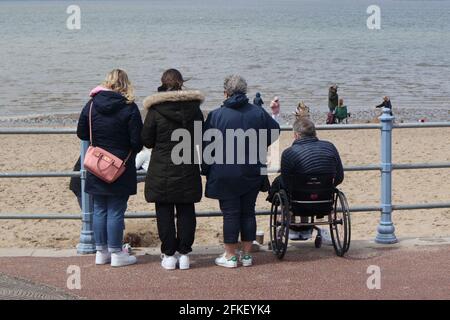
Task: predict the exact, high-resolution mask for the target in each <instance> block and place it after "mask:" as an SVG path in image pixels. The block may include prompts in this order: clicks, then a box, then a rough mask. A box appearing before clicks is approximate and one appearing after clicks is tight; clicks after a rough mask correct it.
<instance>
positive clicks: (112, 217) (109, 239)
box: [93, 195, 129, 252]
mask: <svg viewBox="0 0 450 320" xmlns="http://www.w3.org/2000/svg"><path fill="white" fill-rule="evenodd" d="M128 198H129V196H97V195H95V196H94V221H93V222H94V223H93V224H94V238H95V246H96V249H97V250H106V249H108V250H109V252H119V251H122V244H123V230H124V229H125V211H126V210H127V203H128Z"/></svg>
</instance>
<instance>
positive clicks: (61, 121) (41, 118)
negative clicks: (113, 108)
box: [0, 108, 450, 128]
mask: <svg viewBox="0 0 450 320" xmlns="http://www.w3.org/2000/svg"><path fill="white" fill-rule="evenodd" d="M266 110H267V108H266ZM393 110H394V116H395V120H396V121H397V122H418V121H420V120H423V121H425V122H441V121H450V110H448V109H445V108H422V109H417V108H394V109H393ZM210 111H211V110H204V111H203V113H204V115H205V116H206V115H207V114H208V112H210ZM267 111H268V110H267ZM349 113H350V114H351V116H350V117H349V118H348V123H353V124H362V123H373V122H377V118H378V117H379V116H380V114H381V109H375V108H372V109H368V110H356V111H352V110H351V109H349ZM142 115H143V116H144V112H142ZM326 117H327V113H326V112H323V111H317V110H312V111H311V119H312V120H313V121H314V122H315V123H316V124H325V120H326ZM78 118H79V114H78V113H56V114H40V115H39V114H36V115H28V116H26V115H21V116H3V117H0V128H1V127H8V128H11V127H76V125H77V122H78ZM281 118H282V123H281V124H292V123H293V121H294V118H295V117H294V115H293V112H282V113H281Z"/></svg>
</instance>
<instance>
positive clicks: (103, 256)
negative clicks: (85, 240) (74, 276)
mask: <svg viewBox="0 0 450 320" xmlns="http://www.w3.org/2000/svg"><path fill="white" fill-rule="evenodd" d="M110 262H111V253H109V252H108V250H104V251H97V253H96V254H95V264H98V265H102V264H107V263H110Z"/></svg>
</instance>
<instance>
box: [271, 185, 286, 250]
mask: <svg viewBox="0 0 450 320" xmlns="http://www.w3.org/2000/svg"><path fill="white" fill-rule="evenodd" d="M288 203H289V200H288V197H287V195H286V192H285V191H284V190H281V191H280V192H277V193H276V194H275V195H274V196H273V199H272V207H271V209H270V243H271V245H272V251H273V253H274V254H275V255H276V256H277V257H278V259H283V257H284V255H285V254H286V250H287V245H288V241H289V223H290V214H289V208H288Z"/></svg>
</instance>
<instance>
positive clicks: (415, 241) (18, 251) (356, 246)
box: [0, 237, 450, 258]
mask: <svg viewBox="0 0 450 320" xmlns="http://www.w3.org/2000/svg"><path fill="white" fill-rule="evenodd" d="M289 244H290V245H289V250H296V249H302V248H304V247H310V246H314V245H313V243H312V241H311V240H309V241H290V242H289ZM442 245H450V237H429V238H403V239H399V242H398V243H395V244H390V245H388V244H378V243H375V241H373V240H354V241H352V242H351V247H350V251H349V252H351V251H353V250H355V251H356V250H357V251H365V250H367V251H372V250H377V249H418V248H421V249H425V248H429V247H432V246H442ZM324 247H327V246H326V245H324ZM260 250H261V251H269V250H268V248H267V244H266V245H264V246H261V247H260ZM222 252H223V247H222V245H208V246H195V247H194V248H193V252H192V255H210V254H221V253H222ZM133 254H135V255H137V256H143V255H151V256H159V255H160V254H161V253H160V249H159V247H151V248H134V249H133ZM76 256H78V254H77V250H76V249H52V248H0V257H42V258H68V257H76Z"/></svg>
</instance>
